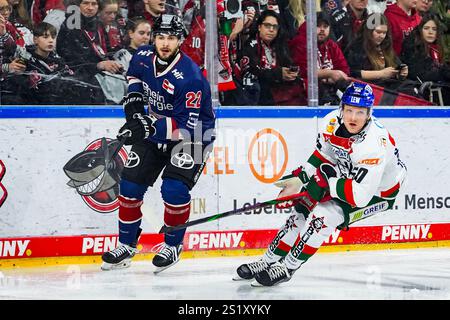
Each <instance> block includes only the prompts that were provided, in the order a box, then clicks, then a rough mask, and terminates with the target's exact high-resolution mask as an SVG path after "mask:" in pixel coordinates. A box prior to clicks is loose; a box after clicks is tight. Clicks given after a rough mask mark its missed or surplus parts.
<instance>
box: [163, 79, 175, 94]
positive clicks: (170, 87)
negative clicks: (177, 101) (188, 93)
mask: <svg viewBox="0 0 450 320" xmlns="http://www.w3.org/2000/svg"><path fill="white" fill-rule="evenodd" d="M162 87H163V89H164V90H166V91H167V92H168V93H170V94H174V92H175V86H174V85H173V84H171V83H170V81H169V80H167V79H164V81H163V84H162Z"/></svg>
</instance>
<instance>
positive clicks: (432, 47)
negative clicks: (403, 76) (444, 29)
mask: <svg viewBox="0 0 450 320" xmlns="http://www.w3.org/2000/svg"><path fill="white" fill-rule="evenodd" d="M440 34H441V30H440V25H439V21H438V19H437V18H435V17H434V16H433V15H430V14H426V15H424V16H423V17H422V21H421V23H420V24H419V25H418V26H417V27H416V28H414V30H413V32H412V33H411V34H410V35H409V36H408V37H407V38H405V41H404V42H403V51H402V60H403V61H404V62H405V63H407V64H408V66H409V74H408V77H409V78H410V79H413V80H420V81H421V82H426V81H431V82H433V83H434V85H438V86H439V85H440V86H441V90H442V92H443V97H444V103H445V105H447V106H448V105H450V66H449V64H447V63H445V62H444V60H443V49H442V42H441V39H440ZM434 101H436V99H434Z"/></svg>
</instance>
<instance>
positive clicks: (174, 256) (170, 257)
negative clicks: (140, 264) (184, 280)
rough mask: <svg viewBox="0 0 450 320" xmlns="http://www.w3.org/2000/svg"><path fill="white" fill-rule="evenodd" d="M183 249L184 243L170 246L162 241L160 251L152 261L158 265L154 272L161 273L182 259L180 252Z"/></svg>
mask: <svg viewBox="0 0 450 320" xmlns="http://www.w3.org/2000/svg"><path fill="white" fill-rule="evenodd" d="M182 250H183V244H182V243H180V244H179V245H177V246H169V245H168V244H166V243H161V244H160V248H159V252H158V253H157V254H156V255H155V256H154V257H153V260H152V263H153V265H154V266H155V267H156V269H155V271H153V272H154V273H160V272H161V271H163V270H166V269H167V268H169V267H171V266H173V265H174V264H175V263H177V262H178V261H179V260H180V254H181V251H182Z"/></svg>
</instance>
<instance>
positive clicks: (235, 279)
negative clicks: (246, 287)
mask: <svg viewBox="0 0 450 320" xmlns="http://www.w3.org/2000/svg"><path fill="white" fill-rule="evenodd" d="M231 279H233V281H251V280H254V279H255V278H251V279H245V278H242V277H241V276H240V275H238V274H237V273H235V274H234V275H233V277H232V278H231Z"/></svg>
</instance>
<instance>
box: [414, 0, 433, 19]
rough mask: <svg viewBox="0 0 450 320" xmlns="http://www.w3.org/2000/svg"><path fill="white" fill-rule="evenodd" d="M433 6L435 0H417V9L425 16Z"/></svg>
mask: <svg viewBox="0 0 450 320" xmlns="http://www.w3.org/2000/svg"><path fill="white" fill-rule="evenodd" d="M432 6H433V0H417V4H416V10H417V13H418V14H419V15H420V16H421V17H423V15H424V14H426V13H428V12H430V10H431V7H432Z"/></svg>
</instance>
